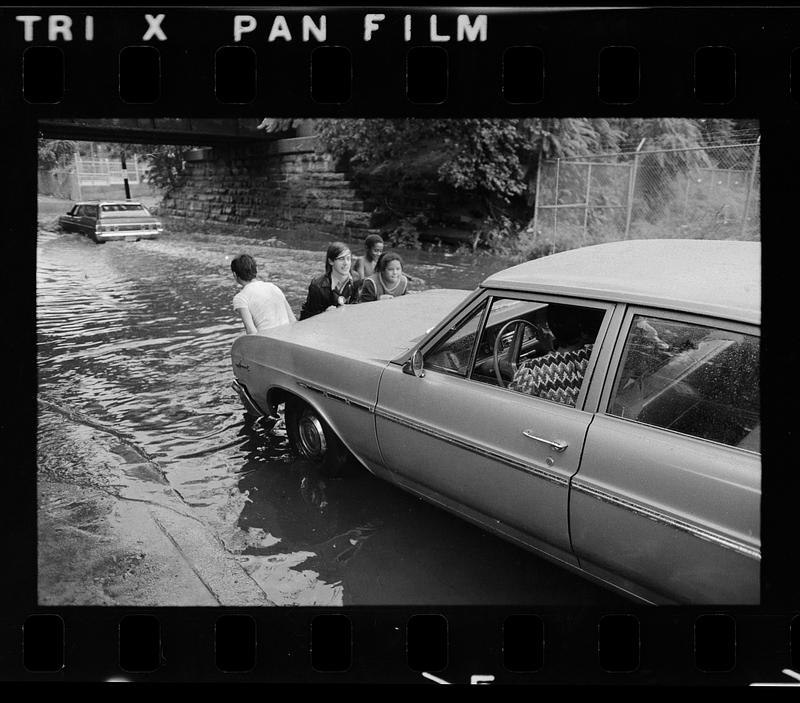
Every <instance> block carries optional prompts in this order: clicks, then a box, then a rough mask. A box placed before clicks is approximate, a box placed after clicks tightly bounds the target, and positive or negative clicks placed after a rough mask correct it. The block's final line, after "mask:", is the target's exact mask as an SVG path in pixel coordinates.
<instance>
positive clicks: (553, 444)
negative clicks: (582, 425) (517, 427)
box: [522, 430, 569, 452]
mask: <svg viewBox="0 0 800 703" xmlns="http://www.w3.org/2000/svg"><path fill="white" fill-rule="evenodd" d="M522 434H524V435H525V436H526V437H527V438H528V439H535V440H536V441H537V442H541V443H542V444H546V445H547V446H549V447H552V448H553V449H555V450H556V451H557V452H563V451H564V450H565V449H566V448H567V447H568V446H569V445H568V444H567V443H566V442H551V441H550V440H549V439H542V438H541V437H537V436H536V435H535V434H533V433H532V432H531V431H530V430H523V431H522Z"/></svg>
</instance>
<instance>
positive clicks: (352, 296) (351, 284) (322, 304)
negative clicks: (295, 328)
mask: <svg viewBox="0 0 800 703" xmlns="http://www.w3.org/2000/svg"><path fill="white" fill-rule="evenodd" d="M351 259H352V254H351V253H350V249H349V248H348V247H347V245H346V244H342V242H334V243H333V244H331V245H330V246H329V247H328V251H327V252H326V254H325V273H323V274H321V275H319V276H317V277H316V278H314V279H313V280H312V281H311V283H310V284H309V286H308V296H307V297H306V302H305V303H303V307H302V308H301V310H300V319H301V320H305V319H307V318H309V317H313V316H314V315H319V313H321V312H325V311H327V310H334V309H336V308H338V307H341V306H342V305H349V304H350V303H355V302H357V300H358V292H359V289H360V288H361V283H362V280H361V276H360V275H359V274H358V273H357V272H356V271H351V270H350V261H351Z"/></svg>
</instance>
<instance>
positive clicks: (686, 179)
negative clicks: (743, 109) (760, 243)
mask: <svg viewBox="0 0 800 703" xmlns="http://www.w3.org/2000/svg"><path fill="white" fill-rule="evenodd" d="M760 192H761V188H760V167H759V142H758V141H755V142H753V143H749V144H732V145H717V146H706V147H702V148H695V149H660V150H655V149H654V150H648V149H647V147H646V144H645V142H644V141H643V142H642V143H641V144H639V148H638V149H637V150H636V151H632V152H623V153H615V154H594V155H589V156H581V157H571V158H564V159H558V160H555V161H543V162H542V163H541V164H540V167H539V173H538V177H537V185H536V205H535V208H536V209H535V211H534V218H533V220H532V221H531V223H530V225H529V227H528V233H529V234H533V236H534V237H535V238H536V239H537V240H539V241H540V242H548V243H549V245H550V246H549V247H548V249H549V250H550V251H551V252H555V251H563V250H565V249H573V248H575V247H579V246H585V245H588V244H598V243H600V242H608V241H614V240H619V239H652V238H676V237H680V238H689V239H759V238H760V232H761V215H760V213H761V207H760V206H761V202H760Z"/></svg>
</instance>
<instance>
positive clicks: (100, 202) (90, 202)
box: [75, 200, 141, 205]
mask: <svg viewBox="0 0 800 703" xmlns="http://www.w3.org/2000/svg"><path fill="white" fill-rule="evenodd" d="M75 205H141V202H139V201H138V200H78V201H77V202H76V203H75Z"/></svg>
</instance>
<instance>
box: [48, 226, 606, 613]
mask: <svg viewBox="0 0 800 703" xmlns="http://www.w3.org/2000/svg"><path fill="white" fill-rule="evenodd" d="M329 241H330V240H328V239H323V238H315V237H312V236H309V235H305V236H301V235H300V234H298V233H292V232H286V233H284V234H282V235H281V236H280V239H277V240H276V239H272V240H263V239H254V238H246V237H242V236H229V235H221V234H169V235H165V236H164V237H162V238H161V239H159V240H155V241H140V242H110V243H107V244H103V245H97V244H95V243H94V242H92V241H91V240H89V239H88V238H85V237H82V236H81V235H78V234H72V233H70V234H66V233H61V232H57V231H55V227H53V226H52V221H51V222H49V223H48V221H47V219H46V218H45V219H44V224H43V225H42V226H41V228H40V231H39V237H38V247H37V257H38V258H37V293H36V295H37V330H38V364H39V400H40V402H41V403H43V404H45V405H47V406H48V407H55V408H59V409H60V410H61V412H62V413H68V414H70V415H71V416H73V417H76V418H82V420H81V421H84V422H87V423H90V424H92V425H94V426H97V427H101V428H106V429H108V430H109V431H112V432H114V433H115V434H117V435H118V436H119V437H122V438H124V439H125V440H126V441H127V442H128V443H130V444H132V445H133V446H135V447H136V448H137V449H138V451H139V452H141V454H142V455H143V456H145V457H147V458H148V459H150V460H152V461H153V462H156V463H157V465H158V466H159V467H160V470H161V471H162V472H163V474H164V476H165V477H166V479H167V480H168V481H169V483H170V484H171V485H172V486H173V487H174V488H175V489H176V490H177V491H178V492H179V493H180V495H181V496H182V497H183V499H184V501H185V502H186V503H187V505H189V506H191V508H192V512H193V513H194V514H195V515H196V516H197V517H198V518H199V519H201V520H202V521H203V522H204V523H205V524H206V525H207V526H208V528H209V529H211V530H212V531H213V532H214V533H215V534H216V535H217V536H218V537H219V539H220V540H221V541H222V542H223V543H224V544H225V546H226V548H227V549H228V550H229V551H230V552H231V553H233V554H235V555H237V557H238V558H239V560H240V561H241V562H242V563H243V564H244V566H245V568H246V569H247V571H248V572H249V573H250V574H251V576H252V577H253V578H254V579H255V580H256V582H257V583H258V584H259V585H260V586H261V587H262V588H263V590H264V591H265V593H266V594H267V596H268V597H269V599H270V600H272V601H273V602H275V603H277V604H279V605H375V604H381V605H384V604H385V605H395V604H397V605H400V604H403V605H406V604H418V605H424V604H428V605H475V604H480V605H503V604H507V605H511V604H513V605H524V604H530V605H550V604H565V603H566V604H581V605H604V606H607V605H609V604H611V605H615V604H618V603H619V602H620V601H619V599H618V597H617V596H615V595H613V594H611V593H610V592H608V591H606V590H604V589H602V588H600V587H598V586H595V585H594V584H591V583H589V582H587V581H585V580H584V579H582V578H580V577H577V576H575V575H573V574H570V573H568V572H567V571H565V570H563V569H561V568H559V567H556V566H554V565H552V564H550V563H549V562H547V561H545V560H542V559H540V558H538V557H536V556H534V555H532V554H531V553H529V552H526V551H524V550H522V549H520V548H518V547H516V546H514V545H512V544H509V543H507V542H505V541H503V540H501V539H499V538H497V537H494V536H492V535H490V534H488V533H486V532H485V531H483V530H481V529H479V528H477V527H475V526H473V525H471V524H469V523H467V522H465V521H464V520H462V519H460V518H458V517H456V516H453V515H450V514H449V513H446V512H445V511H443V510H441V509H439V508H436V507H433V506H431V505H428V504H427V503H424V502H423V501H421V500H419V499H417V498H415V497H414V496H411V495H410V494H407V493H405V492H403V491H401V490H400V489H398V488H395V487H394V486H392V485H390V484H388V483H386V482H384V481H381V480H378V479H376V478H374V477H373V476H372V475H370V474H369V473H368V472H366V471H365V470H356V471H354V472H353V475H350V476H347V477H344V478H340V479H323V478H322V477H321V476H319V475H318V474H317V473H316V472H315V470H314V467H312V466H310V465H309V464H308V463H307V462H304V461H303V460H300V459H298V458H296V457H295V456H294V454H293V453H292V451H291V449H290V447H289V445H288V443H287V440H286V435H285V432H284V431H283V430H282V429H281V428H280V426H279V427H278V428H277V429H276V430H274V431H273V432H272V433H269V432H265V431H264V430H262V429H253V427H252V426H251V422H250V421H249V420H248V419H247V418H246V416H245V414H244V410H243V408H242V406H241V404H240V401H239V399H238V397H237V396H236V395H235V393H234V391H233V390H232V389H231V388H230V382H231V380H232V374H231V369H230V361H229V350H230V346H231V344H232V342H233V340H234V339H235V338H236V337H237V336H238V335H239V334H241V333H242V329H241V325H240V323H239V322H238V321H237V318H235V317H234V313H233V310H232V307H231V299H232V297H233V295H234V294H235V293H236V291H237V288H236V286H235V283H234V281H233V277H232V276H231V274H230V264H229V262H230V259H231V258H232V257H233V256H235V255H237V254H239V253H241V252H247V253H250V254H251V255H253V256H254V257H255V259H256V261H257V262H258V264H259V272H260V274H262V275H263V277H265V278H267V279H268V280H271V281H273V282H274V283H276V284H277V285H278V286H280V288H281V289H282V290H283V291H284V292H285V294H286V296H287V298H288V300H289V302H290V304H291V305H292V307H293V308H294V310H295V312H299V309H300V305H301V303H302V301H303V300H304V298H305V292H306V289H307V285H308V281H309V279H310V278H311V277H312V276H313V275H316V274H317V273H318V272H319V271H320V270H321V269H322V265H323V260H324V253H323V252H324V250H325V248H326V246H327V244H328V243H329ZM354 253H359V252H358V251H357V250H356V251H355V252H354ZM403 255H404V257H405V259H406V270H407V272H408V273H410V274H412V275H413V276H415V277H417V278H418V279H421V280H419V281H417V283H416V288H417V289H423V288H432V287H435V288H441V287H450V288H464V289H471V288H474V287H475V285H476V284H477V283H478V282H479V281H480V280H481V279H482V278H483V277H485V276H486V275H487V274H488V273H492V272H494V271H496V270H499V269H501V268H504V266H505V265H506V264H505V263H503V262H501V261H498V260H496V259H492V258H490V257H478V258H477V259H475V260H473V259H471V258H462V257H457V256H452V255H447V254H444V253H442V252H438V253H432V252H416V251H408V252H406V251H403ZM46 432H47V427H46V425H44V426H42V427H40V429H39V433H40V434H39V441H40V443H42V442H43V441H44V440H45V439H46V437H44V436H43V433H46ZM54 460H56V461H58V458H57V457H55V458H54ZM67 461H68V460H67V459H65V466H63V467H61V469H62V471H63V472H67V473H68V472H69V471H71V470H78V469H77V467H75V468H70V467H69V466H68V465H67V464H66V462H67Z"/></svg>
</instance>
